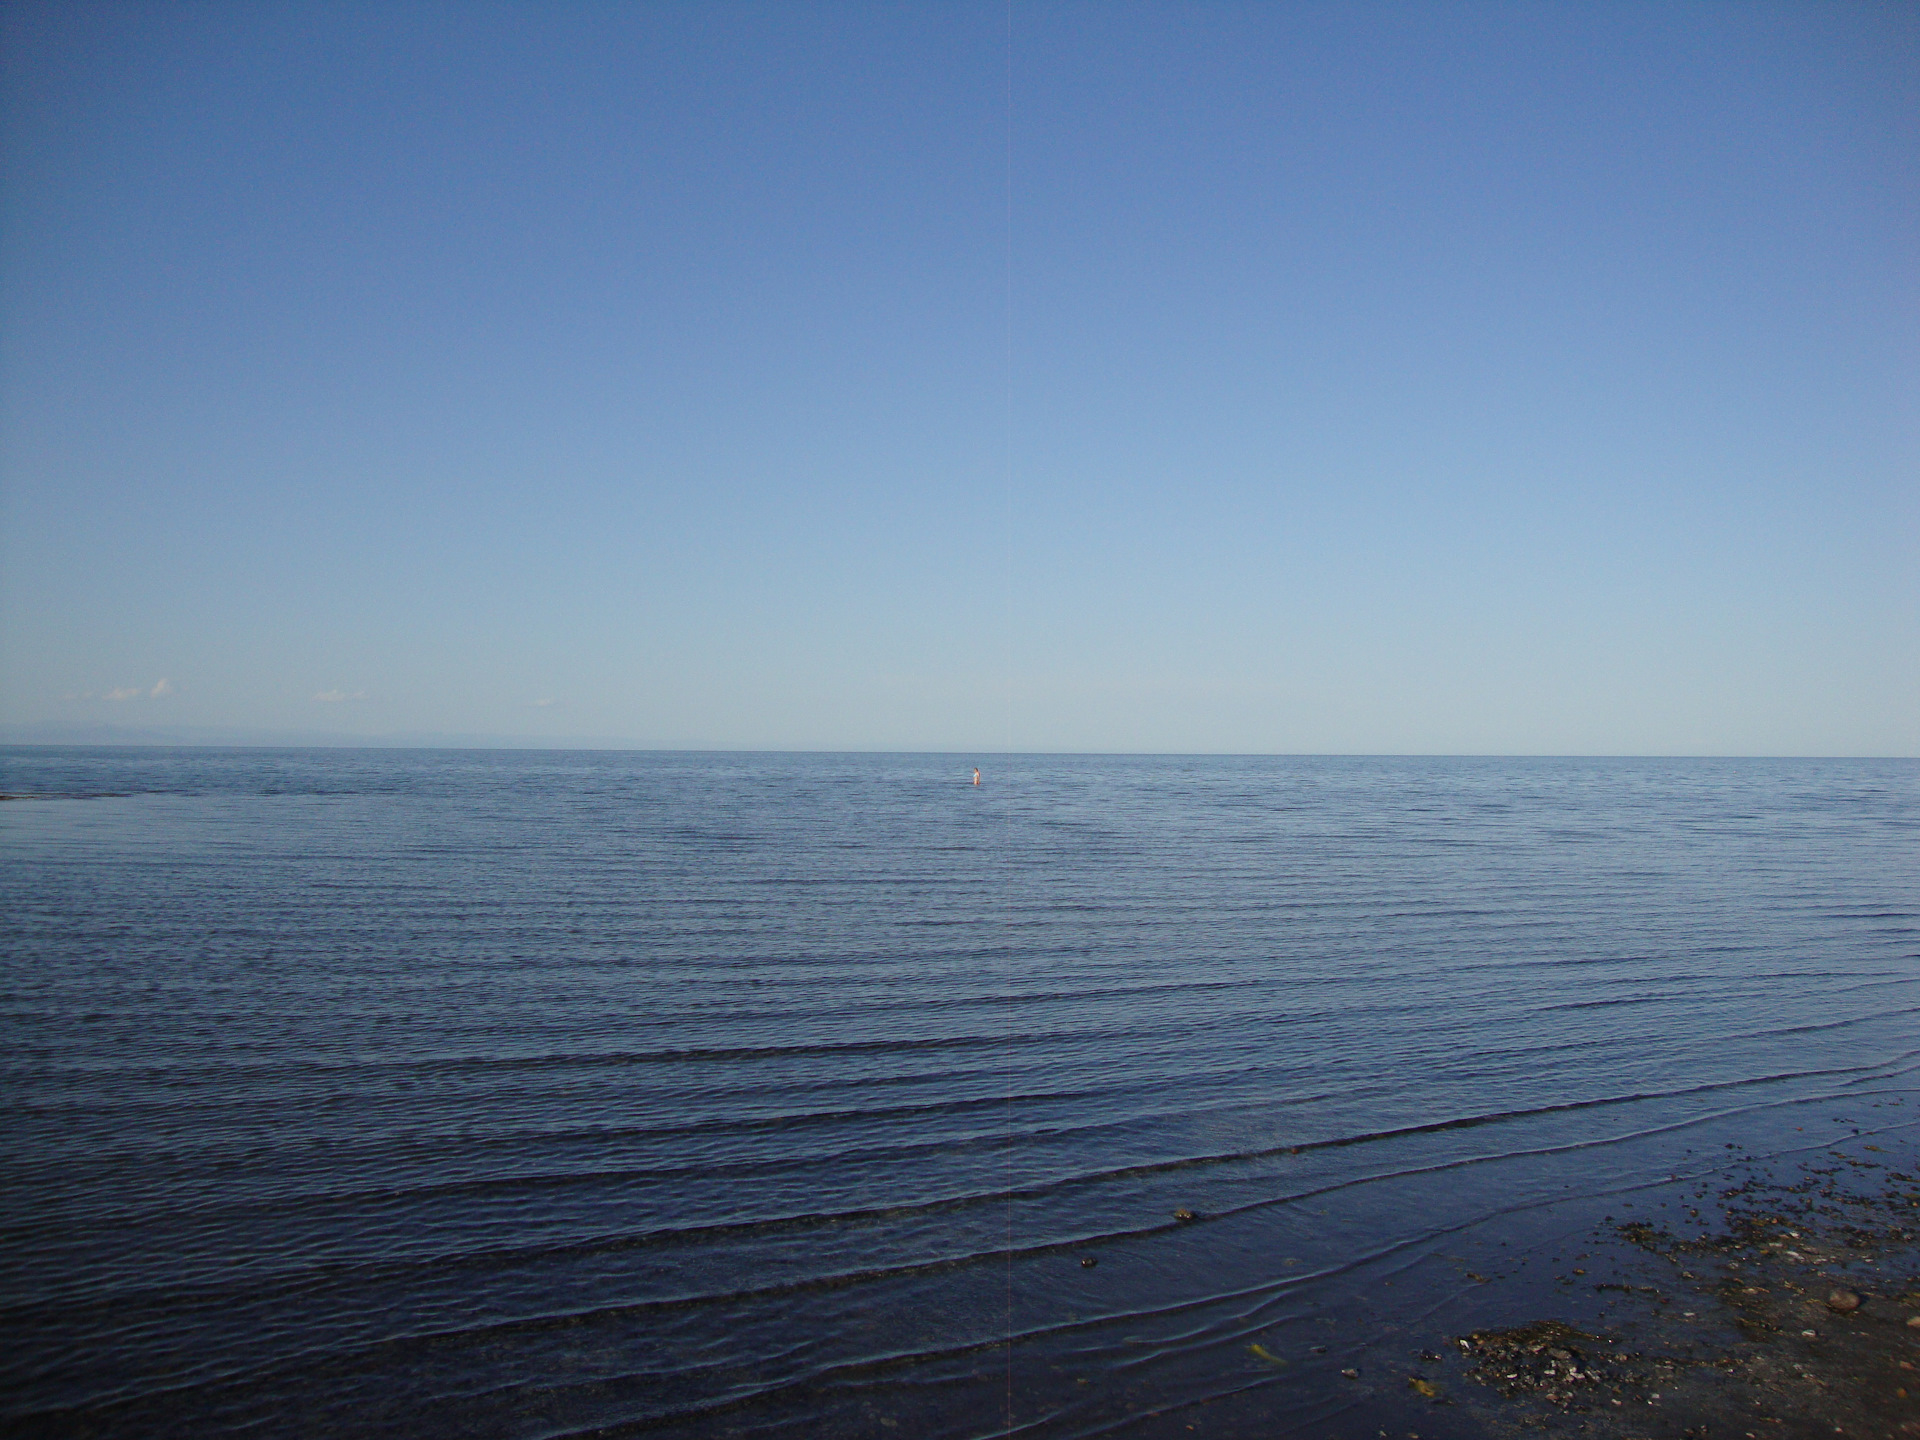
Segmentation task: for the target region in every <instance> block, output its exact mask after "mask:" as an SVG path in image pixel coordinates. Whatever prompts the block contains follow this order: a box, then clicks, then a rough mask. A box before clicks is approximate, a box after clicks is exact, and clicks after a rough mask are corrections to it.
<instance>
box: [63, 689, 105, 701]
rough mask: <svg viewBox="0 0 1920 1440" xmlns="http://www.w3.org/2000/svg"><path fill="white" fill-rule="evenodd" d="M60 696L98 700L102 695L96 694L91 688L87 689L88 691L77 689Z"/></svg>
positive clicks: (64, 698) (71, 698)
mask: <svg viewBox="0 0 1920 1440" xmlns="http://www.w3.org/2000/svg"><path fill="white" fill-rule="evenodd" d="M60 698H61V699H62V700H98V699H99V698H100V697H99V696H98V695H96V694H94V693H93V692H92V691H91V690H86V691H78V690H76V691H74V692H72V693H71V694H67V695H62V696H61V697H60Z"/></svg>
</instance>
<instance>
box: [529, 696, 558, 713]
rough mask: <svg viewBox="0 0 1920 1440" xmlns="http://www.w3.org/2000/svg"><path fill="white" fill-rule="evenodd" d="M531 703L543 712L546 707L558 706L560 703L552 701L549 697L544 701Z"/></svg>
mask: <svg viewBox="0 0 1920 1440" xmlns="http://www.w3.org/2000/svg"><path fill="white" fill-rule="evenodd" d="M533 703H534V704H535V705H537V706H538V707H539V708H540V709H542V710H544V709H546V708H547V706H549V705H558V704H559V703H560V702H559V701H558V700H555V699H553V698H552V697H551V696H549V697H548V698H546V699H544V700H536V701H534V702H533Z"/></svg>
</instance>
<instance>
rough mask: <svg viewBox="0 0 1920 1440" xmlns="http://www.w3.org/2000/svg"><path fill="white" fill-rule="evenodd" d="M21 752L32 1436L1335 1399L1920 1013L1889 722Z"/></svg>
mask: <svg viewBox="0 0 1920 1440" xmlns="http://www.w3.org/2000/svg"><path fill="white" fill-rule="evenodd" d="M0 756H3V758H4V772H3V773H0V789H5V790H6V791H9V792H16V793H17V792H34V793H36V794H40V795H53V794H57V795H59V796H61V797H63V798H39V799H31V800H18V801H10V802H8V803H7V804H6V805H5V806H4V807H0V857H3V860H4V864H3V866H0V900H3V901H4V913H5V920H4V937H5V956H4V960H3V961H0V966H3V969H0V973H4V976H5V996H6V999H5V1006H4V1018H0V1040H3V1041H4V1056H5V1059H4V1066H5V1077H4V1078H5V1085H4V1096H3V1098H0V1104H3V1105H4V1115H3V1116H0V1122H3V1124H4V1136H5V1139H4V1142H3V1143H4V1164H5V1174H6V1177H7V1183H6V1185H5V1187H4V1189H0V1233H3V1234H4V1243H3V1244H0V1267H3V1269H0V1340H3V1341H4V1344H0V1417H4V1418H5V1419H6V1421H7V1423H8V1426H9V1428H10V1429H12V1430H13V1431H15V1432H16V1433H20V1434H62V1435H64V1434H101V1435H122V1434H124V1435H142V1436H168V1435H194V1436H204V1435H211V1434H221V1433H231V1432H236V1431H241V1430H250V1429H251V1430H266V1431H269V1432H270V1433H275V1434H281V1433H293V1434H298V1433H314V1434H340V1433H353V1434H363V1435H407V1436H440V1435H447V1436H453V1435H463V1436H464V1435H478V1436H514V1437H532V1436H558V1435H569V1434H578V1433H583V1432H593V1433H607V1434H625V1433H640V1432H646V1433H654V1432H664V1433H668V1434H689V1435H694V1434H699V1435H705V1434H720V1433H745V1434H754V1435H759V1434H776V1433H782V1434H784V1433H793V1434H818V1433H828V1434H847V1435H865V1434H873V1435H883V1434H895V1435H900V1434H910V1435H935V1436H946V1435H952V1436H963V1435H987V1434H997V1433H1001V1432H1002V1431H1004V1430H1006V1429H1007V1428H1009V1427H1013V1428H1016V1429H1021V1430H1023V1431H1024V1432H1026V1433H1033V1434H1042V1435H1048V1436H1055V1435H1058V1436H1078V1435H1091V1434H1095V1433H1110V1432H1116V1431H1117V1432H1118V1433H1127V1434H1135V1433H1137V1434H1158V1433H1162V1431H1163V1430H1164V1432H1165V1433H1184V1427H1185V1425H1186V1424H1187V1423H1191V1420H1192V1417H1193V1415H1195V1414H1197V1413H1199V1411H1197V1410H1196V1409H1195V1408H1194V1407H1196V1406H1198V1405H1199V1404H1200V1402H1202V1401H1219V1402H1223V1403H1224V1402H1225V1401H1226V1400H1228V1399H1234V1398H1235V1397H1237V1400H1236V1403H1240V1404H1242V1405H1247V1404H1255V1403H1257V1404H1259V1405H1264V1406H1266V1407H1267V1411H1266V1413H1268V1414H1269V1415H1270V1418H1271V1419H1272V1420H1273V1424H1272V1425H1271V1426H1270V1427H1269V1429H1270V1430H1271V1432H1272V1433H1288V1432H1289V1429H1290V1428H1291V1429H1292V1430H1293V1431H1295V1432H1297V1433H1303V1434H1322V1433H1329V1432H1327V1431H1326V1430H1325V1429H1324V1428H1322V1427H1324V1426H1327V1425H1333V1426H1334V1427H1335V1431H1336V1433H1337V1431H1338V1427H1339V1426H1340V1425H1343V1424H1347V1425H1351V1426H1352V1427H1354V1429H1355V1432H1356V1433H1362V1432H1361V1431H1360V1429H1359V1427H1360V1426H1361V1425H1363V1424H1367V1423H1371V1420H1372V1419H1373V1418H1377V1415H1376V1414H1375V1412H1376V1411H1377V1412H1379V1413H1381V1414H1384V1413H1385V1411H1384V1410H1382V1409H1381V1407H1382V1406H1384V1405H1386V1404H1387V1402H1386V1401H1384V1400H1380V1401H1375V1402H1368V1401H1365V1400H1363V1399H1356V1398H1355V1396H1354V1394H1353V1393H1352V1391H1351V1387H1347V1388H1345V1389H1343V1388H1342V1382H1341V1381H1340V1380H1339V1378H1338V1375H1337V1371H1338V1369H1339V1368H1340V1367H1342V1366H1343V1365H1347V1364H1350V1363H1352V1359H1353V1357H1355V1356H1357V1355H1361V1354H1363V1353H1366V1351H1367V1349H1368V1347H1369V1346H1377V1345H1378V1344H1380V1343H1383V1342H1382V1337H1383V1336H1390V1335H1392V1334H1394V1333H1399V1332H1402V1331H1406V1330H1407V1328H1408V1327H1409V1326H1413V1327H1414V1328H1417V1326H1418V1322H1419V1321H1420V1320H1421V1319H1422V1318H1423V1317H1426V1318H1429V1319H1432V1318H1433V1317H1441V1318H1445V1319H1447V1320H1449V1321H1451V1320H1455V1319H1460V1318H1462V1317H1465V1318H1472V1317H1473V1316H1474V1315H1476V1314H1479V1313H1481V1312H1482V1311H1483V1310H1484V1309H1485V1307H1486V1306H1487V1305H1491V1304H1493V1303H1495V1302H1494V1301H1493V1300H1491V1299H1486V1298H1481V1297H1482V1294H1483V1292H1482V1291H1480V1290H1479V1289H1477V1288H1476V1286H1475V1285H1474V1283H1472V1282H1471V1281H1470V1280H1468V1279H1465V1278H1463V1276H1464V1275H1466V1274H1467V1273H1468V1272H1469V1270H1470V1267H1471V1266H1472V1265H1474V1264H1480V1265H1482V1266H1483V1267H1490V1266H1491V1264H1492V1263H1493V1262H1492V1261H1483V1260H1476V1259H1475V1257H1476V1256H1479V1255H1493V1256H1496V1257H1497V1256H1498V1255H1499V1254H1500V1252H1501V1250H1502V1249H1503V1248H1504V1247H1508V1246H1524V1245H1525V1244H1528V1243H1532V1240H1530V1238H1529V1237H1534V1238H1537V1236H1538V1234H1539V1233H1541V1232H1542V1227H1547V1228H1551V1226H1552V1225H1553V1224H1559V1223H1561V1219H1555V1218H1552V1217H1562V1218H1564V1217H1566V1216H1569V1215H1571V1216H1573V1217H1574V1218H1575V1219H1578V1218H1580V1217H1584V1216H1585V1215H1586V1214H1587V1210H1588V1209H1594V1208H1597V1207H1599V1206H1600V1205H1602V1204H1607V1203H1611V1202H1610V1200H1609V1197H1616V1196H1621V1195H1625V1194H1629V1193H1634V1192H1636V1191H1637V1190H1639V1189H1643V1188H1644V1187H1647V1186H1650V1185H1654V1184H1657V1183H1659V1182H1663V1181H1665V1180H1666V1179H1667V1177H1669V1176H1670V1175H1673V1174H1675V1173H1680V1172H1682V1171H1685V1170H1686V1169H1687V1167H1688V1166H1699V1165H1703V1164H1707V1163H1708V1161H1707V1159H1706V1157H1707V1156H1708V1155H1709V1154H1710V1153H1712V1152H1717V1151H1718V1150H1719V1149H1720V1148H1721V1147H1723V1146H1725V1145H1729V1144H1738V1145H1740V1146H1743V1147H1745V1148H1746V1153H1755V1152H1760V1153H1764V1152H1767V1151H1768V1149H1769V1147H1773V1149H1775V1150H1780V1151H1785V1150H1788V1149H1791V1148H1792V1147H1793V1146H1794V1145H1796V1144H1806V1143H1812V1142H1813V1141H1814V1140H1816V1139H1817V1138H1818V1137H1819V1136H1822V1135H1825V1134H1827V1133H1829V1132H1832V1131H1834V1130H1835V1128H1836V1127H1839V1128H1838V1133H1851V1131H1852V1130H1853V1129H1854V1128H1857V1127H1859V1126H1860V1125H1862V1124H1863V1123H1867V1122H1865V1121H1863V1120H1862V1119H1861V1118H1860V1115H1861V1114H1863V1113H1864V1107H1865V1106H1867V1105H1869V1104H1877V1103H1879V1100H1880V1099H1886V1100H1887V1101H1888V1103H1891V1100H1892V1099H1893V1098H1904V1097H1906V1096H1908V1095H1910V1094H1911V1093H1912V1091H1913V1090H1914V1088H1915V1087H1914V1085H1913V1075H1914V1070H1915V1065H1916V1060H1917V1058H1920V1057H1917V1052H1920V1030H1917V1029H1916V1026H1915V1022H1914V1016H1915V1013H1916V1009H1917V1008H1920V965H1916V960H1917V959H1920V918H1917V917H1920V844H1916V839H1920V834H1917V831H1920V764H1916V763H1914V762H1910V761H1758V760H1728V761H1713V760H1471V759H1470V760H1397V759H1223V758H1165V757H1160V758H1152V757H1148V758H1142V757H1132V758H1112V757H1055V756H1033V757H1006V758H1000V757H988V758H987V759H986V760H985V762H984V768H985V771H986V783H985V784H983V785H982V786H981V787H980V788H978V789H975V788H974V787H973V786H971V785H970V784H968V783H967V781H968V779H969V778H970V767H971V765H972V764H973V763H975V760H976V758H978V757H960V756H919V755H915V756H868V755H692V754H628V753H604V752H602V753H529V752H473V751H460V752H451V751H449V752H395V751H265V750H255V751H238V750H237V751H210V750H156V749H140V750H135V749H126V750H81V749H73V750H59V749H38V748H32V749H29V748H18V749H12V750H8V751H4V752H0ZM1876 1113H1878V1112H1876ZM1796 1127H1797V1128H1796ZM1890 1133H1893V1134H1895V1135H1896V1137H1908V1136H1910V1135H1911V1131H1906V1130H1901V1131H1895V1132H1890ZM1890 1143H1893V1142H1890ZM1898 1143H1899V1144H1902V1145H1906V1146H1908V1147H1909V1149H1910V1147H1911V1140H1910V1138H1898ZM1583 1206H1585V1207H1587V1208H1586V1209H1582V1208H1581V1207H1583ZM1178 1211H1187V1212H1191V1213H1192V1214H1193V1215H1194V1216H1195V1217H1196V1218H1194V1219H1193V1220H1191V1221H1185V1220H1181V1219H1177V1218H1176V1212H1178ZM1566 1223H1573V1222H1572V1221H1567V1222H1566ZM1507 1253H1512V1251H1511V1250H1508V1251H1507ZM1086 1260H1092V1261H1094V1262H1095V1263H1094V1264H1093V1265H1087V1264H1084V1263H1082V1262H1083V1261H1086ZM1395 1285H1397V1287H1398V1288H1397V1289H1392V1290H1387V1289H1383V1288H1382V1287H1386V1286H1395ZM1389 1295H1391V1296H1392V1297H1393V1299H1392V1301H1391V1303H1390V1304H1386V1303H1383V1301H1384V1300H1385V1298H1386V1297H1387V1296H1389ZM1476 1306H1479V1307H1481V1309H1480V1310H1476V1309H1475V1307H1476ZM1522 1318H1526V1317H1522ZM1249 1345H1258V1346H1259V1347H1260V1351H1250V1350H1249ZM1315 1347H1319V1348H1315ZM1260 1352H1264V1356H1263V1355H1262V1354H1261V1353H1260ZM1268 1357H1271V1358H1268ZM1369 1404H1371V1405H1372V1407H1373V1408H1372V1409H1371V1410H1370V1409H1369ZM1364 1433H1369V1434H1370V1433H1372V1432H1371V1431H1370V1430H1369V1431H1365V1432H1364ZM1428 1433H1433V1432H1431V1431H1429V1432H1428Z"/></svg>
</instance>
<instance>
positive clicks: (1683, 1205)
mask: <svg viewBox="0 0 1920 1440" xmlns="http://www.w3.org/2000/svg"><path fill="white" fill-rule="evenodd" d="M1735 1168H1736V1171H1737V1170H1738V1168H1739V1167H1738V1166H1736V1167H1735ZM1663 1208H1664V1209H1665V1210H1666V1212H1667V1213H1666V1214H1665V1215H1664V1216H1662V1217H1661V1218H1659V1219H1656V1218H1654V1217H1652V1216H1649V1215H1644V1214H1636V1215H1632V1216H1629V1215H1620V1216H1616V1217H1610V1218H1609V1220H1608V1222H1607V1223H1606V1224H1605V1225H1604V1226H1602V1227H1601V1228H1600V1229H1599V1230H1598V1231H1596V1232H1595V1233H1594V1234H1592V1235H1591V1236H1590V1237H1589V1244H1588V1245H1587V1246H1585V1247H1583V1248H1582V1249H1581V1250H1580V1251H1579V1252H1578V1253H1575V1254H1572V1255H1570V1256H1568V1257H1567V1260H1568V1262H1569V1263H1568V1264H1567V1265H1566V1267H1565V1268H1566V1273H1565V1274H1563V1275H1561V1276H1559V1277H1557V1279H1558V1280H1559V1282H1560V1283H1561V1284H1562V1285H1564V1286H1565V1287H1566V1289H1567V1291H1568V1292H1569V1299H1570V1300H1571V1299H1572V1298H1573V1296H1572V1293H1571V1292H1572V1291H1574V1290H1576V1289H1579V1288H1590V1291H1591V1294H1592V1296H1593V1297H1596V1298H1601V1297H1604V1298H1605V1299H1607V1300H1608V1301H1610V1302H1611V1303H1610V1304H1609V1305H1608V1311H1609V1313H1608V1315H1607V1318H1606V1323H1605V1324H1604V1325H1595V1324H1593V1323H1591V1322H1590V1321H1589V1322H1587V1323H1585V1324H1579V1325H1576V1324H1572V1323H1568V1321H1566V1320H1565V1319H1562V1318H1558V1317H1553V1316H1543V1317H1542V1318H1540V1319H1538V1320H1535V1321H1532V1322H1530V1323H1527V1324H1523V1325H1518V1326H1513V1327H1508V1328H1502V1329H1488V1330H1478V1331H1474V1332H1471V1333H1468V1334H1464V1335H1458V1336H1454V1337H1451V1346H1452V1350H1453V1354H1452V1356H1451V1357H1450V1359H1448V1358H1443V1357H1442V1356H1441V1355H1440V1354H1437V1353H1434V1352H1433V1351H1428V1352H1426V1354H1425V1356H1423V1357H1422V1359H1423V1361H1424V1363H1421V1364H1416V1365H1415V1366H1414V1367H1413V1368H1412V1369H1411V1370H1410V1371H1409V1373H1408V1377H1407V1378H1408V1386H1409V1389H1410V1390H1411V1391H1412V1392H1413V1393H1415V1394H1418V1395H1421V1396H1424V1397H1425V1398H1426V1399H1427V1400H1428V1401H1429V1403H1430V1404H1431V1405H1432V1406H1434V1407H1436V1413H1435V1414H1434V1417H1433V1418H1434V1420H1435V1421H1436V1424H1435V1425H1434V1426H1432V1427H1430V1432H1431V1434H1436V1435H1437V1434H1440V1433H1443V1432H1445V1433H1460V1432H1461V1431H1462V1430H1463V1429H1464V1430H1465V1431H1467V1432H1468V1433H1484V1434H1487V1435H1544V1436H1591V1437H1596V1440H1603V1437H1604V1440H1611V1437H1620V1440H1630V1437H1633V1440H1663V1437H1673V1440H1722V1437H1728V1440H1800V1437H1813V1436H1821V1437H1827V1436H1834V1435H1847V1436H1859V1437H1875V1440H1907V1437H1912V1436H1920V1247H1917V1246H1916V1241H1917V1240H1920V1176H1916V1173H1915V1168H1914V1166H1913V1161H1912V1155H1911V1151H1910V1148H1909V1150H1908V1153H1906V1154H1904V1155H1899V1156H1895V1155H1890V1154H1889V1153H1888V1150H1887V1147H1883V1146H1881V1145H1876V1144H1869V1143H1864V1142H1855V1143H1851V1144H1841V1145H1837V1146H1834V1147H1832V1148H1831V1149H1829V1150H1827V1151H1826V1152H1824V1153H1823V1154H1822V1155H1821V1156H1820V1157H1818V1158H1813V1159H1807V1160H1804V1161H1802V1162H1801V1163H1799V1164H1798V1165H1796V1166H1792V1167H1788V1168H1786V1169H1785V1170H1782V1169H1779V1168H1776V1167H1772V1166H1768V1167H1761V1166H1759V1165H1755V1166H1753V1167H1752V1168H1751V1170H1750V1171H1749V1172H1748V1173H1746V1174H1745V1175H1744V1177H1743V1178H1740V1177H1736V1178H1735V1180H1734V1183H1731V1184H1726V1183H1722V1184H1720V1185H1718V1186H1714V1185H1710V1184H1704V1183H1702V1184H1697V1185H1696V1186H1695V1187H1693V1188H1692V1189H1690V1190H1688V1191H1685V1192H1682V1193H1681V1194H1680V1195H1679V1196H1677V1197H1674V1198H1670V1199H1669V1200H1668V1201H1667V1203H1666V1205H1665V1206H1664V1207H1663ZM1579 1308H1581V1309H1588V1310H1590V1309H1591V1307H1590V1306H1581V1307H1579ZM1428 1357H1430V1358H1428ZM1441 1407H1444V1408H1447V1409H1452V1410H1453V1411H1454V1413H1453V1414H1451V1415H1445V1416H1444V1417H1443V1416H1442V1415H1441V1414H1440V1413H1438V1411H1439V1410H1440V1408H1441ZM1463 1422H1464V1425H1463ZM1383 1433H1384V1432H1383ZM1408 1433H1409V1434H1415V1433H1418V1432H1417V1431H1409V1432H1408Z"/></svg>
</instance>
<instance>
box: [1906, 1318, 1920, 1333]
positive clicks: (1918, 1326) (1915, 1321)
mask: <svg viewBox="0 0 1920 1440" xmlns="http://www.w3.org/2000/svg"><path fill="white" fill-rule="evenodd" d="M1907 1328H1908V1329H1909V1330H1920V1315H1909V1316H1908V1317H1907Z"/></svg>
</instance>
